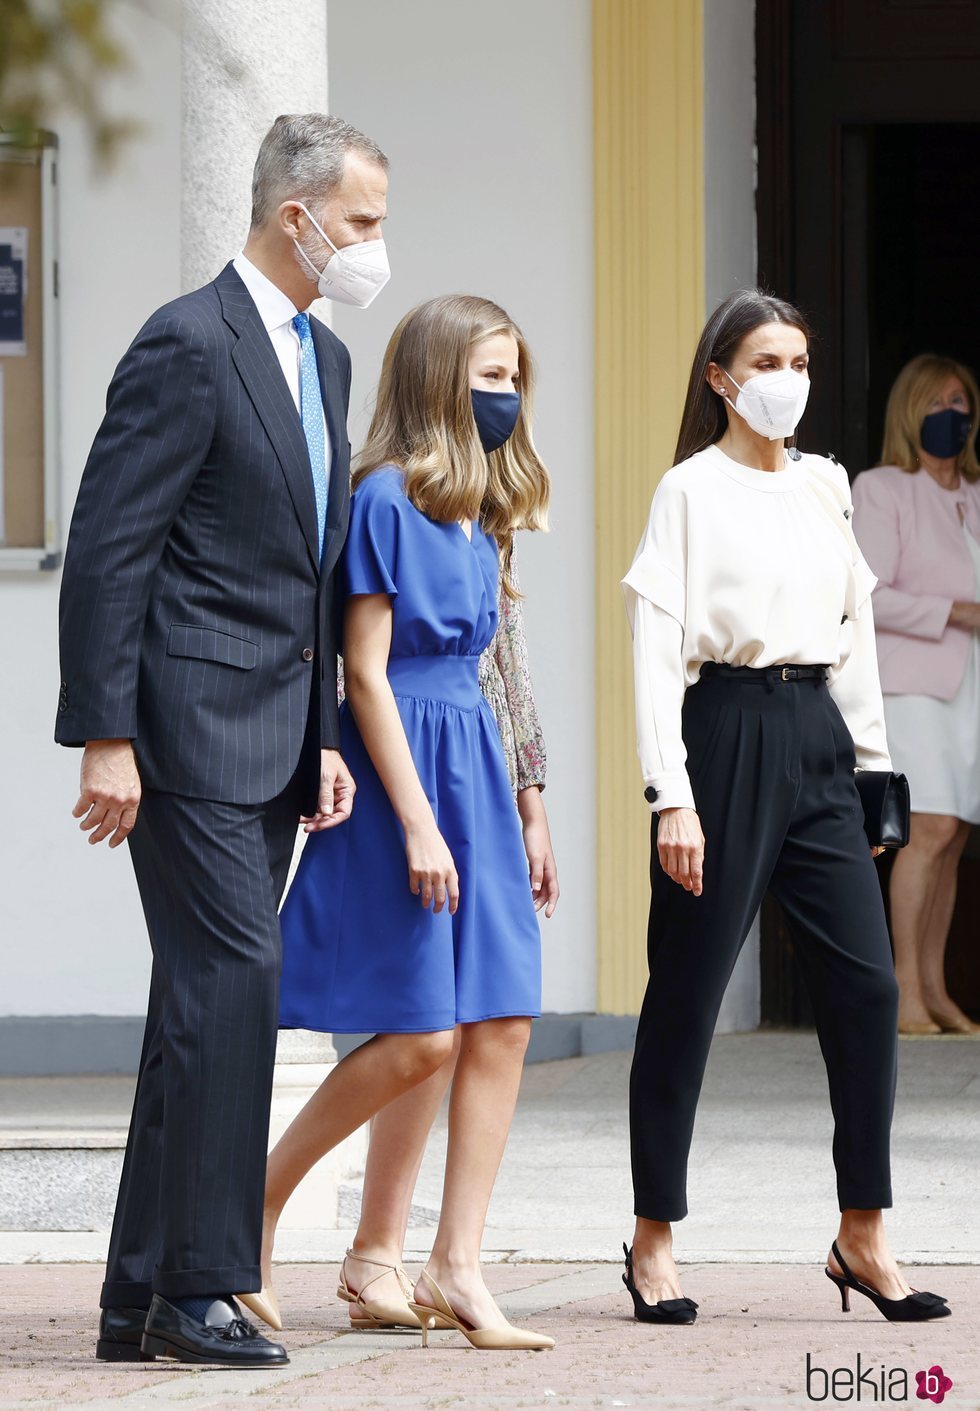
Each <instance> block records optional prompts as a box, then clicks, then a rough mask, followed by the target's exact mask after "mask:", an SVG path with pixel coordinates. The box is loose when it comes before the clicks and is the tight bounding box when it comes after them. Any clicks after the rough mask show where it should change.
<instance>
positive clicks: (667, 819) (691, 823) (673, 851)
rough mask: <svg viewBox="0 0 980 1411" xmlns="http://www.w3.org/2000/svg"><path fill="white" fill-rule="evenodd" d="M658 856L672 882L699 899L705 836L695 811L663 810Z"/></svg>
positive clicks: (659, 827) (658, 832)
mask: <svg viewBox="0 0 980 1411" xmlns="http://www.w3.org/2000/svg"><path fill="white" fill-rule="evenodd" d="M657 853H658V854H659V857H660V866H661V867H662V868H663V870H664V871H665V872H666V874H667V876H668V877H669V878H670V879H671V881H672V882H677V883H678V884H679V885H680V886H682V887H683V888H684V890H685V891H686V892H693V893H694V895H695V896H696V897H699V896H700V895H701V891H702V886H701V879H702V876H703V874H704V834H703V833H702V832H701V820H700V819H699V818H698V815H697V813H696V812H695V810H694V809H693V808H664V809H661V810H660V823H659V825H658V827H657Z"/></svg>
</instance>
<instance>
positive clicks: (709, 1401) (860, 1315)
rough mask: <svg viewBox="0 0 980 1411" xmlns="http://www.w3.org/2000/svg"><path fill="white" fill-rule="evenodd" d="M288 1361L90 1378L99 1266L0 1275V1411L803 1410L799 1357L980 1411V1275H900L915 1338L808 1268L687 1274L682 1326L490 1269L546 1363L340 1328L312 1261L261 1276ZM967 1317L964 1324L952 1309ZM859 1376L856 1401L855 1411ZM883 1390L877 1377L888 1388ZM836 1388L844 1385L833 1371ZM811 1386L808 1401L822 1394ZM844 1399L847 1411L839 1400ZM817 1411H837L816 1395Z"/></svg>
mask: <svg viewBox="0 0 980 1411" xmlns="http://www.w3.org/2000/svg"><path fill="white" fill-rule="evenodd" d="M276 1277H277V1284H278V1287H279V1292H280V1295H281V1298H282V1303H283V1307H284V1313H285V1317H286V1319H287V1330H286V1332H284V1334H283V1338H284V1340H285V1341H286V1343H287V1344H288V1347H289V1350H290V1353H291V1356H292V1362H291V1365H290V1366H289V1367H288V1368H284V1369H281V1370H279V1371H276V1372H269V1373H232V1372H223V1371H211V1370H207V1371H202V1370H189V1369H181V1368H179V1367H178V1366H176V1365H174V1364H162V1363H154V1364H153V1365H152V1366H140V1365H115V1366H102V1365H100V1364H97V1363H96V1362H95V1361H94V1360H93V1357H92V1348H93V1338H94V1331H95V1321H96V1316H97V1315H96V1311H95V1305H96V1300H97V1297H98V1287H99V1281H100V1278H101V1270H100V1269H98V1268H96V1267H93V1266H91V1265H88V1266H86V1265H50V1264H49V1265H24V1266H20V1267H6V1268H0V1306H2V1308H3V1310H4V1317H3V1329H4V1337H5V1343H6V1349H5V1350H6V1352H7V1355H6V1357H5V1358H4V1361H3V1364H2V1367H0V1407H2V1408H3V1411H15V1409H16V1411H47V1408H58V1411H61V1408H66V1407H76V1406H78V1407H84V1408H85V1411H103V1408H112V1411H142V1408H155V1407H161V1406H174V1407H188V1408H193V1411H198V1408H201V1409H202V1411H203V1408H207V1411H240V1408H243V1407H251V1408H256V1411H264V1408H266V1407H269V1408H274V1407H291V1408H302V1411H321V1408H322V1411H326V1408H330V1411H355V1409H356V1411H368V1408H374V1407H378V1408H408V1409H409V1411H410V1409H411V1408H441V1411H453V1408H457V1407H459V1408H464V1407H465V1408H466V1411H498V1408H499V1411H512V1408H513V1411H517V1408H552V1407H576V1408H578V1407H613V1406H628V1407H657V1408H659V1409H661V1411H662V1409H663V1408H674V1407H676V1408H681V1407H683V1408H713V1407H726V1408H742V1409H743V1411H769V1408H782V1407H795V1406H806V1405H812V1404H813V1402H812V1400H808V1399H807V1395H806V1385H805V1366H806V1361H805V1359H806V1354H807V1352H810V1353H811V1355H812V1361H813V1364H814V1366H817V1367H822V1368H824V1369H826V1370H827V1371H832V1370H833V1369H834V1368H841V1369H851V1371H852V1372H853V1370H854V1368H855V1366H856V1359H857V1357H858V1355H860V1357H861V1370H862V1371H865V1370H866V1369H867V1370H870V1373H871V1378H872V1383H873V1385H874V1389H875V1390H876V1391H877V1393H878V1398H879V1399H878V1402H877V1404H881V1401H880V1395H881V1384H880V1378H881V1369H882V1367H884V1368H885V1372H886V1378H888V1377H892V1378H894V1377H895V1376H896V1375H897V1369H904V1370H905V1372H906V1373H907V1375H908V1379H909V1383H910V1396H911V1399H910V1400H908V1401H895V1400H890V1401H886V1402H885V1404H886V1405H911V1406H929V1405H931V1404H932V1403H930V1402H923V1401H921V1400H916V1399H915V1381H914V1373H915V1372H916V1371H917V1370H918V1369H920V1368H923V1369H925V1368H929V1367H931V1366H932V1365H933V1364H935V1363H939V1364H941V1365H942V1367H943V1368H944V1370H945V1372H946V1373H947V1375H948V1376H950V1377H952V1379H953V1384H954V1388H953V1391H952V1392H950V1393H949V1395H948V1397H947V1401H946V1404H947V1405H948V1407H949V1408H950V1411H968V1408H970V1411H975V1408H977V1407H978V1406H980V1352H978V1346H977V1345H978V1341H980V1319H978V1317H977V1314H976V1311H975V1310H976V1309H977V1306H978V1295H980V1279H978V1277H977V1271H976V1269H974V1268H968V1267H963V1266H946V1267H944V1268H937V1269H916V1270H915V1274H914V1280H913V1281H914V1282H915V1283H916V1284H917V1285H918V1286H920V1287H925V1288H932V1289H933V1290H935V1291H936V1292H940V1293H944V1294H945V1295H946V1296H947V1297H948V1298H949V1299H950V1302H951V1303H953V1304H955V1305H956V1313H955V1314H954V1316H953V1317H952V1318H950V1319H947V1320H945V1321H944V1322H942V1323H934V1324H929V1325H926V1326H920V1327H914V1326H912V1327H910V1326H909V1325H904V1326H903V1325H900V1324H888V1323H885V1322H884V1321H883V1320H882V1319H881V1318H880V1317H879V1316H878V1315H877V1313H875V1311H874V1310H873V1309H872V1308H871V1307H870V1306H869V1305H867V1304H864V1303H863V1301H862V1300H858V1299H856V1300H855V1304H856V1305H857V1306H855V1308H854V1311H853V1312H852V1313H851V1314H850V1315H848V1316H844V1315H842V1314H841V1312H840V1308H839V1304H838V1303H837V1296H836V1293H835V1291H834V1290H833V1289H832V1288H831V1286H830V1284H829V1283H828V1282H827V1280H826V1279H825V1278H824V1277H823V1275H822V1273H821V1271H820V1268H819V1267H814V1266H800V1265H791V1264H781V1265H760V1264H755V1265H752V1266H749V1267H743V1266H737V1265H732V1264H704V1265H700V1264H692V1265H689V1266H687V1268H686V1270H685V1283H686V1287H687V1290H688V1292H689V1293H690V1294H691V1295H692V1296H693V1297H695V1298H697V1299H698V1301H699V1302H700V1304H701V1316H700V1319H699V1321H698V1323H697V1324H696V1326H694V1327H693V1328H649V1327H642V1326H640V1325H638V1324H637V1323H635V1322H634V1321H633V1320H632V1318H631V1317H630V1308H629V1305H628V1303H627V1300H626V1297H625V1293H624V1291H623V1289H622V1286H621V1284H619V1269H618V1268H617V1267H616V1266H613V1265H611V1264H605V1265H594V1264H590V1265H570V1264H562V1265H540V1264H539V1265H527V1264H525V1265H515V1264H496V1265H492V1266H490V1267H489V1268H488V1270H487V1278H488V1282H489V1284H490V1286H491V1288H492V1289H493V1290H494V1292H495V1293H496V1294H497V1295H498V1296H499V1297H500V1299H501V1302H502V1304H503V1306H504V1307H505V1308H506V1309H507V1311H508V1312H509V1313H510V1315H511V1316H512V1317H513V1318H514V1319H515V1321H518V1322H520V1321H524V1322H527V1323H529V1324H532V1325H533V1326H535V1327H539V1328H541V1329H543V1330H544V1331H547V1332H549V1333H551V1334H552V1335H553V1336H554V1337H555V1338H556V1339H557V1342H558V1346H557V1349H556V1351H555V1352H553V1353H539V1354H527V1353H524V1354H519V1353H479V1352H476V1351H473V1350H472V1349H470V1348H469V1347H468V1346H467V1345H466V1344H465V1343H464V1342H463V1341H462V1339H460V1338H457V1337H456V1336H455V1335H453V1334H449V1333H441V1334H437V1335H436V1336H435V1339H434V1341H435V1343H436V1344H437V1345H436V1346H434V1347H432V1348H430V1350H429V1351H427V1352H423V1350H422V1348H421V1346H420V1343H419V1340H418V1339H417V1338H416V1337H414V1336H413V1335H411V1334H409V1333H404V1334H401V1333H386V1334H375V1335H372V1336H367V1335H364V1334H359V1333H350V1332H346V1331H345V1328H346V1310H345V1309H344V1308H343V1307H342V1305H341V1304H340V1303H339V1302H338V1301H337V1300H336V1299H335V1298H334V1297H333V1289H334V1286H335V1280H336V1269H335V1268H333V1267H331V1266H328V1265H323V1264H317V1265H290V1266H282V1267H280V1268H279V1269H278V1270H277V1275H276ZM971 1301H972V1305H973V1310H974V1311H973V1313H972V1316H971V1314H970V1311H969V1305H970V1304H971ZM872 1383H869V1381H868V1379H867V1377H866V1379H865V1383H864V1390H863V1392H862V1397H861V1404H862V1405H865V1406H866V1405H868V1404H869V1403H871V1402H872V1400H873V1398H872V1392H871V1384H872ZM892 1385H893V1386H894V1385H895V1383H894V1381H893V1382H892ZM838 1388H839V1390H841V1391H843V1390H844V1389H845V1381H844V1379H843V1378H842V1376H841V1374H840V1373H839V1374H838ZM823 1390H824V1384H823V1383H822V1381H821V1379H820V1375H819V1374H815V1377H814V1380H813V1382H812V1384H811V1391H812V1392H814V1393H817V1394H820V1393H822V1392H823ZM856 1401H857V1398H856V1394H855V1392H854V1390H853V1389H852V1390H851V1392H850V1404H856ZM826 1404H836V1403H834V1402H833V1400H832V1398H831V1399H829V1400H828V1402H827V1403H826Z"/></svg>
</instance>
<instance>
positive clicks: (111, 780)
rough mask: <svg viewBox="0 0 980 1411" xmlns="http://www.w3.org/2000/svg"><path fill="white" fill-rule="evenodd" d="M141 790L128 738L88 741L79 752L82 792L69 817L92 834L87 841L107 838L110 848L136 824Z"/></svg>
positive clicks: (97, 841)
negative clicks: (77, 821) (80, 755)
mask: <svg viewBox="0 0 980 1411" xmlns="http://www.w3.org/2000/svg"><path fill="white" fill-rule="evenodd" d="M141 793H142V789H141V786H140V776H139V770H138V769H137V768H136V756H135V755H134V754H133V746H132V743H131V741H129V740H89V742H88V744H87V745H86V746H85V752H84V754H83V755H82V777H81V793H80V794H79V796H78V803H77V804H76V805H75V807H74V808H73V809H72V816H73V817H74V818H80V819H81V820H82V822H81V824H80V827H81V829H82V832H83V833H90V834H91V837H90V838H89V842H90V843H101V842H102V841H103V839H105V838H108V839H109V846H110V848H117V847H118V846H119V844H120V843H123V842H125V841H126V839H127V838H128V837H129V835H130V833H131V832H132V831H133V828H134V826H135V824H136V815H137V813H138V812H139V806H140V797H141ZM93 830H94V831H93ZM110 834H111V836H110Z"/></svg>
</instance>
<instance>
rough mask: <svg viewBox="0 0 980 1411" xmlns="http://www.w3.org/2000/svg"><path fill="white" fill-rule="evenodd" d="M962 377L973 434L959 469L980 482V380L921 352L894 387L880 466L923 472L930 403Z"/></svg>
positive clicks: (945, 360) (966, 370) (960, 367)
mask: <svg viewBox="0 0 980 1411" xmlns="http://www.w3.org/2000/svg"><path fill="white" fill-rule="evenodd" d="M951 377H958V378H959V379H960V381H961V382H962V384H963V386H964V387H965V388H966V395H967V399H968V401H969V403H970V434H969V435H968V436H967V438H966V444H965V445H964V447H963V449H962V450H961V451H960V453H959V455H958V456H957V457H956V468H957V470H958V471H959V472H960V474H961V475H962V476H963V477H964V478H965V479H966V480H977V479H980V463H978V461H977V452H976V437H977V427H978V424H980V393H978V391H977V380H976V378H975V377H974V376H973V373H972V372H971V371H970V369H969V368H968V367H964V366H963V364H962V363H958V362H956V361H955V360H954V359H953V358H942V357H939V356H938V355H937V354H936V353H921V354H920V355H919V357H917V358H913V359H912V361H911V362H908V363H906V364H905V366H904V367H903V368H902V370H901V372H900V373H899V374H898V376H897V377H896V378H895V381H894V383H893V384H892V390H891V391H890V392H889V394H888V405H887V407H886V408H885V436H884V440H883V442H882V446H881V460H880V461H879V462H878V464H879V465H897V466H900V467H901V469H902V470H907V471H910V472H913V471H916V470H918V469H919V462H920V457H921V455H922V442H921V440H920V437H921V435H922V423H923V421H924V420H925V417H926V415H927V413H928V411H929V403H930V402H931V401H932V399H933V397H935V396H936V394H937V393H938V392H939V390H940V388H941V387H942V385H943V383H944V382H948V381H949V379H950V378H951Z"/></svg>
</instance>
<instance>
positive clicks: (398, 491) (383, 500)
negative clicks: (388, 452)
mask: <svg viewBox="0 0 980 1411" xmlns="http://www.w3.org/2000/svg"><path fill="white" fill-rule="evenodd" d="M404 500H405V495H404V491H403V490H402V486H401V477H400V475H399V474H398V472H397V471H393V470H378V471H374V472H373V473H372V474H371V475H369V476H368V477H367V478H366V479H365V480H363V481H362V482H361V484H360V485H359V486H358V488H357V490H356V491H355V492H354V497H353V499H352V500H351V511H350V528H349V529H348V532H347V543H346V544H345V546H344V586H345V588H346V591H347V596H348V597H355V596H357V595H358V594H369V593H387V594H388V595H389V596H390V597H392V598H394V597H395V596H397V593H398V588H397V587H396V579H397V575H398V539H399V526H400V521H401V508H402V502H404Z"/></svg>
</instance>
